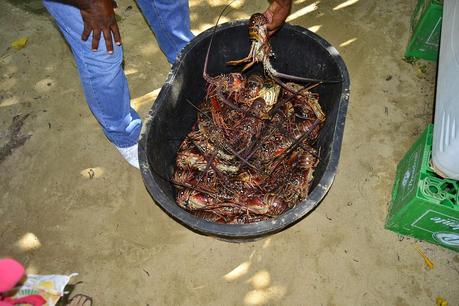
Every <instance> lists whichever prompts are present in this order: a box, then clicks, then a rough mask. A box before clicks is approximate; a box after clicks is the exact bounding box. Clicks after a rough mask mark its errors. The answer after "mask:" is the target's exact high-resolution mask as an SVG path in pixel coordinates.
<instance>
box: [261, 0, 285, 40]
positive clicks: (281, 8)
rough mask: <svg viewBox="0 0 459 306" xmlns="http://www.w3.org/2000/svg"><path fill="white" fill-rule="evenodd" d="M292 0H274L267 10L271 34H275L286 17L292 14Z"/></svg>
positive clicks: (266, 14)
mask: <svg viewBox="0 0 459 306" xmlns="http://www.w3.org/2000/svg"><path fill="white" fill-rule="evenodd" d="M291 8H292V0H273V1H271V4H270V5H269V7H268V9H267V10H266V11H265V13H264V15H265V16H266V18H268V20H269V23H268V24H267V27H268V31H269V36H271V35H273V34H274V33H275V32H276V31H277V30H279V29H280V27H281V26H282V25H283V24H284V22H285V19H287V16H288V15H289V14H290V9H291Z"/></svg>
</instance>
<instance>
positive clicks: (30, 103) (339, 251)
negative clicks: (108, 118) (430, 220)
mask: <svg viewBox="0 0 459 306" xmlns="http://www.w3.org/2000/svg"><path fill="white" fill-rule="evenodd" d="M225 2H226V1H223V0H190V10H191V20H192V28H193V31H194V32H195V33H196V34H197V33H199V32H201V31H202V30H204V29H206V28H208V27H210V26H211V25H212V24H213V23H214V22H215V21H216V18H217V16H218V14H219V12H220V11H221V9H222V7H223V6H224V4H225ZM416 2H417V1H415V0H409V1H396V0H387V1H363V0H362V1H359V0H349V1H344V2H343V0H339V1H337V0H329V1H311V0H296V1H294V3H295V4H294V7H293V15H292V17H291V19H290V22H291V23H293V24H298V25H302V26H304V27H307V28H309V29H311V30H313V31H315V32H316V33H318V34H319V35H321V36H323V37H324V38H325V39H326V40H328V41H329V42H330V43H331V44H333V45H334V46H336V47H337V49H338V50H339V52H340V53H341V55H342V57H343V58H344V60H345V62H346V64H347V66H348V69H349V72H350V76H351V82H352V87H351V98H350V104H349V111H348V114H347V120H346V128H345V133H344V141H343V145H342V151H341V159H340V163H339V169H338V173H337V176H336V180H335V182H334V185H333V186H332V188H331V190H330V192H329V193H328V195H327V196H326V198H325V200H324V201H323V202H322V203H321V204H320V205H319V207H318V208H317V209H316V210H315V211H314V212H313V213H312V214H310V215H309V216H308V217H307V218H305V219H304V220H302V221H301V222H299V223H298V224H296V225H295V226H293V227H291V228H289V229H287V230H285V231H283V232H281V233H278V234H276V235H273V236H271V237H268V238H265V239H262V240H259V241H256V242H250V243H242V244H234V243H227V242H224V241H220V240H217V239H214V238H210V237H204V236H201V235H198V234H196V233H194V232H191V231H189V230H188V229H186V228H185V227H183V226H181V225H180V224H178V223H176V222H175V221H173V220H172V219H171V218H169V217H168V216H167V215H166V214H165V213H164V212H163V211H162V210H161V209H160V208H158V207H157V206H156V205H155V203H154V202H153V200H152V199H151V197H150V196H149V194H148V193H147V191H146V189H145V187H144V184H143V182H142V178H141V176H140V173H139V171H137V170H136V169H134V168H132V167H130V166H129V165H128V164H127V163H126V162H124V161H123V160H122V158H121V156H120V155H119V154H118V152H117V151H116V150H115V149H114V148H113V147H112V145H111V144H110V143H109V142H108V141H107V140H106V139H105V137H104V135H103V133H102V131H101V130H100V128H99V126H98V124H97V122H96V121H95V119H94V118H93V117H92V115H91V113H90V111H89V109H88V107H87V105H86V103H85V100H84V97H83V94H82V90H81V87H80V83H79V78H78V74H77V71H76V68H75V64H74V61H73V58H72V56H71V53H70V50H69V48H68V47H67V45H66V43H65V42H64V40H63V38H62V37H61V35H59V32H58V30H57V29H56V27H55V26H54V24H53V22H52V20H51V19H50V17H49V16H48V15H47V13H46V11H45V10H44V9H43V8H42V6H41V3H40V2H39V1H37V0H28V1H26V0H22V1H19V0H8V1H1V2H0V12H1V13H0V15H1V18H0V28H1V34H0V35H1V41H0V56H1V58H0V73H1V79H0V190H1V192H0V203H1V205H0V219H1V220H2V221H1V222H0V256H12V257H15V258H17V259H18V260H20V261H22V262H23V263H24V265H25V266H26V267H27V271H28V272H29V273H39V274H69V273H71V272H78V273H79V276H78V277H77V278H75V279H73V283H74V284H75V283H77V282H79V283H78V284H77V285H76V286H75V288H74V293H76V292H79V293H86V294H89V295H91V296H93V297H94V300H95V304H96V305H397V306H407V305H435V299H436V297H437V296H441V297H443V298H445V299H447V300H448V301H449V305H459V290H458V288H459V286H458V285H457V284H458V280H459V255H458V254H457V253H454V252H452V251H449V250H446V249H444V248H441V247H437V246H435V245H431V244H428V243H423V242H418V241H415V240H414V239H408V238H404V239H403V238H401V237H399V236H397V235H396V234H394V233H392V232H389V231H387V230H384V228H383V225H384V221H385V217H386V212H387V207H388V202H389V200H390V193H391V188H392V183H393V178H394V173H395V168H396V165H397V162H398V161H399V160H400V159H401V157H402V156H403V154H404V153H405V152H406V150H407V149H408V148H409V146H410V145H411V144H412V143H413V142H414V141H415V139H416V138H417V137H418V135H420V133H421V132H422V130H423V129H424V127H425V126H426V124H427V123H428V122H430V121H431V118H432V109H433V98H434V83H435V66H434V65H433V64H431V63H423V62H419V63H416V64H414V65H413V64H409V63H407V62H405V61H403V60H402V55H403V52H404V48H405V46H406V44H407V41H408V38H409V20H410V15H411V12H412V10H413V9H414V6H415V4H416ZM241 3H243V1H239V4H238V3H236V4H234V9H233V10H232V11H231V12H230V13H229V14H228V16H227V17H226V19H225V20H230V19H242V18H248V17H249V16H250V15H251V14H252V13H254V12H256V11H263V10H264V9H265V8H266V7H267V2H266V1H265V0H257V1H255V0H252V1H244V3H243V4H241ZM118 4H119V11H118V15H119V17H120V18H119V19H120V21H119V24H120V28H121V32H122V35H123V42H124V47H125V70H126V73H127V77H128V79H129V84H130V89H131V95H132V98H133V103H134V105H135V107H136V108H137V109H138V110H139V112H140V114H141V115H142V116H143V117H144V118H145V117H146V115H147V113H148V110H149V109H150V107H151V105H152V103H153V101H154V98H155V95H156V94H157V93H158V89H159V88H160V87H161V85H162V83H163V81H164V80H165V77H166V75H167V73H168V71H169V65H168V63H167V61H166V58H165V57H164V56H163V55H162V53H161V52H160V50H159V48H158V45H157V43H156V41H155V38H154V35H153V34H152V32H151V31H150V29H149V28H148V26H147V24H146V23H145V21H144V19H143V18H142V15H141V13H140V12H139V10H138V8H137V7H136V5H135V2H134V1H132V0H120V1H119V2H118ZM24 36H26V37H28V44H27V45H26V47H25V48H23V49H21V50H19V51H16V50H13V49H11V48H9V46H10V44H11V42H12V41H14V40H15V39H17V38H19V37H24ZM414 245H418V246H419V247H420V248H421V249H422V250H423V251H424V252H425V253H426V254H427V255H428V256H429V257H430V258H431V260H432V261H433V263H434V269H432V270H430V269H428V268H427V266H426V264H425V263H424V261H423V259H422V257H421V256H420V255H419V254H418V253H417V252H416V250H415V248H414Z"/></svg>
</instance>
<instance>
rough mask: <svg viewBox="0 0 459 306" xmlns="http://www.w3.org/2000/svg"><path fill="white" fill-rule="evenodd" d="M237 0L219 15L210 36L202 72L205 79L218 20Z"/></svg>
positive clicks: (233, 0)
mask: <svg viewBox="0 0 459 306" xmlns="http://www.w3.org/2000/svg"><path fill="white" fill-rule="evenodd" d="M235 1H236V0H232V1H231V2H230V3H228V4H227V5H226V6H225V7H224V8H223V10H222V12H221V13H220V15H219V16H218V19H217V22H216V23H215V27H214V30H213V31H212V36H211V37H210V42H209V47H208V48H207V53H206V60H205V61H204V70H203V72H202V76H203V77H204V79H205V78H206V77H207V62H208V61H209V53H210V46H212V41H213V40H214V36H215V32H217V27H218V22H219V21H220V18H221V17H222V16H223V13H224V12H225V11H226V9H227V8H228V7H229V6H230V5H231V4H233V2H235Z"/></svg>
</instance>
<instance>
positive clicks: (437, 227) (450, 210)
mask: <svg viewBox="0 0 459 306" xmlns="http://www.w3.org/2000/svg"><path fill="white" fill-rule="evenodd" d="M432 134H433V125H432V124H431V125H429V126H428V127H427V128H426V130H425V131H424V132H423V133H422V135H421V136H420V137H419V138H418V140H417V141H416V143H415V144H414V145H413V146H412V147H411V148H410V150H409V151H408V152H407V153H406V155H405V157H404V158H403V159H402V160H401V161H400V163H399V164H398V166H397V174H396V177H395V182H394V187H393V190H392V200H391V204H390V208H389V213H388V216H387V219H386V224H385V228H386V229H389V230H391V231H394V232H397V233H399V234H402V235H407V236H412V237H415V238H417V239H420V240H425V241H428V242H431V243H435V244H438V245H441V246H444V247H446V248H449V249H451V250H454V251H457V252H459V182H458V181H456V180H451V179H443V178H441V177H439V176H438V175H437V174H435V172H434V171H433V170H432V168H431V167H430V159H431V158H430V157H431V152H432Z"/></svg>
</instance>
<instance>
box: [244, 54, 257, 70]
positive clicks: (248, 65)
mask: <svg viewBox="0 0 459 306" xmlns="http://www.w3.org/2000/svg"><path fill="white" fill-rule="evenodd" d="M256 62H257V61H256V60H255V58H254V57H253V58H252V61H251V62H250V63H248V64H247V65H245V66H244V68H242V72H244V71H246V70H247V69H249V68H250V67H252V66H253V65H254V64H255V63H256Z"/></svg>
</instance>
